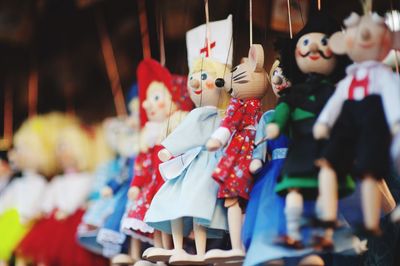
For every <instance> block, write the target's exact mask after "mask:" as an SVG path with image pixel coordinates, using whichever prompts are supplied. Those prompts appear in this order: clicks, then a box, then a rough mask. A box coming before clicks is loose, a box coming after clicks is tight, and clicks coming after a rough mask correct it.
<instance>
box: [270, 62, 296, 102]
mask: <svg viewBox="0 0 400 266" xmlns="http://www.w3.org/2000/svg"><path fill="white" fill-rule="evenodd" d="M271 86H272V91H273V92H274V94H275V96H276V97H278V98H279V97H280V96H279V92H281V91H283V90H284V89H286V88H287V87H289V86H291V83H290V81H289V80H288V79H287V78H286V77H285V76H284V75H283V70H282V68H280V67H279V66H278V67H276V68H275V69H274V70H273V72H272V76H271Z"/></svg>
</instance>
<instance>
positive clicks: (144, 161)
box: [123, 145, 164, 234]
mask: <svg viewBox="0 0 400 266" xmlns="http://www.w3.org/2000/svg"><path fill="white" fill-rule="evenodd" d="M162 148H163V147H162V146H161V145H155V146H154V147H153V148H150V149H149V150H148V151H147V152H141V153H139V154H138V156H137V157H136V161H135V168H134V170H135V171H134V174H135V176H134V178H133V180H132V183H131V187H139V188H140V193H139V195H138V197H137V199H136V200H135V201H134V203H133V204H132V206H131V208H130V209H129V211H128V215H127V217H126V218H125V221H124V224H123V227H125V229H128V228H129V229H130V230H132V231H136V233H139V234H142V233H145V234H147V233H153V232H154V229H153V228H152V227H150V226H148V225H147V224H146V223H145V222H144V221H143V220H144V217H145V215H146V212H147V210H148V209H149V207H150V204H151V201H152V200H153V197H154V195H155V194H156V193H157V191H158V190H159V189H160V187H161V186H162V185H163V184H164V180H163V178H162V176H161V174H160V171H159V170H158V166H159V164H160V163H161V161H160V160H159V158H158V152H159V151H160V150H162Z"/></svg>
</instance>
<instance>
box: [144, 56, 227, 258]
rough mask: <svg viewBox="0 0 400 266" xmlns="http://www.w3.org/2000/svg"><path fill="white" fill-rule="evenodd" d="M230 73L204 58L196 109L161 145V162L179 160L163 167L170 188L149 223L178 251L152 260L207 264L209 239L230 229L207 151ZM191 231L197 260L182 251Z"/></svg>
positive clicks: (198, 63) (197, 70)
mask: <svg viewBox="0 0 400 266" xmlns="http://www.w3.org/2000/svg"><path fill="white" fill-rule="evenodd" d="M226 69H227V67H226V66H225V65H224V64H222V63H219V62H218V61H216V60H214V59H210V58H199V59H197V60H195V61H194V64H193V65H192V66H191V70H190V73H189V81H188V87H189V94H190V98H191V99H192V101H193V102H194V103H195V105H196V108H195V109H194V110H192V111H191V112H190V113H189V114H188V115H187V117H186V118H185V119H184V120H183V121H182V123H181V124H180V125H179V126H178V127H177V128H176V129H175V130H174V131H173V132H172V133H171V134H170V135H169V136H168V137H167V138H166V139H165V140H164V141H162V142H161V145H162V147H163V149H162V150H161V151H160V152H159V157H160V159H161V161H168V160H169V159H171V158H172V157H173V156H174V157H176V158H174V159H172V160H170V161H168V162H166V163H164V164H161V165H160V171H161V174H162V175H163V177H164V178H165V179H166V182H165V184H164V185H163V186H162V187H161V189H160V190H159V191H158V192H157V194H156V195H155V197H154V199H153V201H152V204H151V206H150V208H149V211H148V212H147V214H146V219H145V220H146V222H147V223H148V224H149V225H151V226H152V227H154V228H156V229H158V230H160V231H163V232H167V233H169V234H172V236H173V240H174V249H173V250H166V249H155V248H152V249H150V250H148V251H146V255H147V258H148V259H152V260H157V259H158V260H164V261H166V262H168V260H169V262H170V263H179V264H181V265H187V264H192V263H204V254H205V250H206V239H207V237H209V238H215V237H221V233H222V231H223V230H225V229H226V222H225V219H224V218H225V214H224V212H223V208H222V205H221V202H219V201H218V200H217V197H216V196H217V189H218V185H217V183H216V182H215V181H214V180H213V179H212V178H211V174H212V171H213V170H214V168H215V165H216V163H217V160H216V154H215V153H214V152H208V151H207V150H206V149H204V145H205V143H206V140H207V139H208V138H209V136H210V135H211V133H212V131H213V130H214V129H215V128H216V127H217V126H218V124H219V122H220V119H221V118H220V117H221V111H223V110H224V108H225V107H226V105H227V101H228V99H229V96H228V95H227V94H226V93H225V92H224V91H221V90H220V89H219V88H217V87H216V86H215V80H216V78H217V77H219V76H220V75H222V74H223V73H224V71H225V70H226ZM228 71H229V70H228ZM182 140H184V141H182ZM192 229H193V230H194V238H195V243H196V251H197V254H196V255H190V254H188V253H186V252H185V251H184V250H183V237H184V236H187V235H189V233H190V232H191V231H192Z"/></svg>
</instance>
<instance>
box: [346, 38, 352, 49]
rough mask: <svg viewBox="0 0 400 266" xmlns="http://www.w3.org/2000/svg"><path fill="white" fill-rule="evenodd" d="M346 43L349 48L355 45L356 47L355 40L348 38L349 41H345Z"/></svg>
mask: <svg viewBox="0 0 400 266" xmlns="http://www.w3.org/2000/svg"><path fill="white" fill-rule="evenodd" d="M345 43H346V46H347V47H349V48H351V47H353V45H354V39H353V38H347V39H346V40H345Z"/></svg>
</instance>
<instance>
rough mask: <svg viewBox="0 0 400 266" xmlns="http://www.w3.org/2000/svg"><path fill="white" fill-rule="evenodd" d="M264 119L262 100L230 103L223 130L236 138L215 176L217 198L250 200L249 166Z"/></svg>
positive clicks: (234, 100)
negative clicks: (258, 124)
mask: <svg viewBox="0 0 400 266" xmlns="http://www.w3.org/2000/svg"><path fill="white" fill-rule="evenodd" d="M261 115H262V113H261V101H260V99H247V100H241V99H238V98H232V99H231V102H230V104H229V106H228V109H227V110H226V116H225V118H224V119H223V120H222V122H221V125H220V127H224V128H226V129H228V130H229V132H230V134H231V136H232V135H233V136H232V138H231V141H230V142H229V144H228V146H227V148H226V149H225V151H224V154H223V156H222V158H221V159H220V161H219V163H218V165H217V168H216V169H215V171H214V173H213V178H214V180H215V181H217V182H218V183H219V185H220V187H219V191H218V198H235V197H240V198H243V199H245V200H247V199H248V198H249V193H250V191H251V188H252V186H253V178H252V175H251V173H250V170H249V166H250V162H251V158H252V154H253V149H254V147H253V144H254V139H255V135H256V126H257V122H258V120H259V119H260V117H261Z"/></svg>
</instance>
